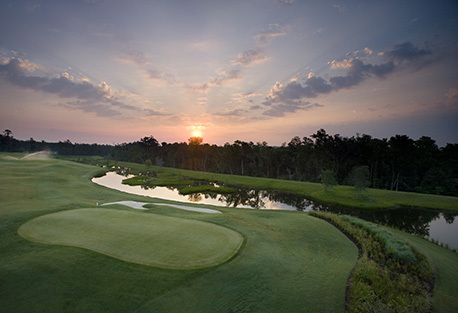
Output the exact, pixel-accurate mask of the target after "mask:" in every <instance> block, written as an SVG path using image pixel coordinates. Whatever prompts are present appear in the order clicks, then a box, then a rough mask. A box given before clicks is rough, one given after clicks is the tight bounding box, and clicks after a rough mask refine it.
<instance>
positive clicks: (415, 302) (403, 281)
mask: <svg viewBox="0 0 458 313" xmlns="http://www.w3.org/2000/svg"><path fill="white" fill-rule="evenodd" d="M310 215H312V216H315V217H318V218H322V219H324V220H326V221H328V222H330V223H331V224H333V225H335V226H336V227H337V228H339V229H340V230H341V231H342V232H343V233H345V234H346V235H347V236H349V237H350V238H351V239H352V240H353V242H355V243H356V244H357V245H358V248H359V249H360V251H361V254H362V255H361V258H360V259H359V261H358V263H357V264H356V266H355V268H354V270H353V272H352V275H351V277H350V278H349V285H348V291H347V303H346V305H347V311H348V312H351V313H353V312H430V311H431V298H432V290H433V286H434V270H433V268H432V266H431V265H430V263H429V261H428V259H427V258H426V256H424V255H423V254H421V253H419V252H418V251H416V250H415V249H414V248H413V247H412V246H410V245H408V244H407V243H406V242H404V241H402V240H400V239H399V238H398V237H396V236H395V235H394V234H393V233H391V232H389V231H388V230H386V229H385V228H383V227H381V226H379V225H377V224H374V223H370V222H367V221H363V220H361V219H358V218H355V217H351V216H346V215H344V216H340V215H336V214H331V213H323V212H315V211H314V212H310Z"/></svg>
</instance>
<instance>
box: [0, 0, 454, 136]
mask: <svg viewBox="0 0 458 313" xmlns="http://www.w3.org/2000/svg"><path fill="white" fill-rule="evenodd" d="M457 13H458V4H457V2H456V1H445V0H444V1H434V2H431V1H430V2H425V1H421V2H418V1H402V3H400V2H399V1H377V2H356V1H350V2H340V1H294V0H288V1H286V0H260V1H197V0H196V1H152V2H147V1H129V2H113V1H102V0H101V1H97V0H96V1H83V0H80V1H51V0H50V1H20V2H13V1H2V3H1V4H0V25H1V27H2V29H3V30H5V31H3V32H2V33H1V34H0V92H1V94H2V97H1V99H0V125H2V127H3V129H10V130H12V131H13V134H14V136H15V137H17V138H20V139H28V138H30V137H32V136H33V137H34V139H38V140H47V141H53V140H55V141H58V140H65V139H67V138H68V139H70V140H71V141H73V142H97V143H110V144H111V143H121V142H130V141H133V140H137V139H138V138H141V137H142V136H145V135H149V134H152V135H154V136H155V137H156V138H157V139H158V140H159V141H160V142H162V141H167V142H174V141H186V140H187V138H189V137H190V136H193V135H195V134H196V132H198V133H199V134H200V135H201V136H203V137H204V138H205V140H206V142H209V143H216V144H224V143H225V142H226V141H228V142H232V141H234V140H237V139H240V140H245V141H254V142H256V141H264V140H265V141H267V142H268V143H269V144H271V145H279V144H281V143H282V142H284V141H288V140H289V139H290V138H292V137H293V136H296V135H299V136H308V135H310V134H312V133H314V132H315V131H316V130H317V129H319V128H325V129H326V130H327V131H328V132H329V133H340V134H342V135H346V136H352V135H355V134H356V133H367V134H369V135H372V136H375V137H379V138H382V137H390V136H393V135H395V134H398V133H399V134H406V135H409V136H411V137H413V138H414V139H416V138H418V137H420V136H423V135H425V136H430V137H432V138H433V139H435V140H437V142H438V144H439V145H445V144H446V143H447V142H451V143H454V142H457V135H456V134H458V127H457V126H456V125H457V124H458V123H456V121H457V119H458V110H457V99H458V74H457V71H456V68H457V67H458V61H457V59H458V58H457V55H458V54H457V49H458V45H457V43H458V39H457V38H458V37H457V36H456V29H458V20H457V16H458V14H457Z"/></svg>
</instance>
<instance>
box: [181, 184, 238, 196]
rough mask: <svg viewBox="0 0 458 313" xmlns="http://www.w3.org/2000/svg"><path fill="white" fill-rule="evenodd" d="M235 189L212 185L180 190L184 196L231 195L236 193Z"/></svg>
mask: <svg viewBox="0 0 458 313" xmlns="http://www.w3.org/2000/svg"><path fill="white" fill-rule="evenodd" d="M235 191H236V190H235V189H234V188H231V187H215V186H211V185H202V186H192V187H184V188H181V189H180V190H179V192H180V194H182V195H189V194H193V193H218V194H231V193H235Z"/></svg>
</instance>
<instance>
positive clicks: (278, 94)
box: [263, 76, 333, 106]
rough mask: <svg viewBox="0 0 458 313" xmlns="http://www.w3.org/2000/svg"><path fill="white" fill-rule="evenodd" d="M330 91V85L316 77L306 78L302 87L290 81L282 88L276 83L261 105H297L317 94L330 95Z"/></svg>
mask: <svg viewBox="0 0 458 313" xmlns="http://www.w3.org/2000/svg"><path fill="white" fill-rule="evenodd" d="M332 90H333V86H332V85H330V84H328V83H327V82H326V81H325V80H324V79H323V78H321V77H317V76H311V77H309V78H307V80H306V81H305V83H304V85H301V84H300V83H298V82H297V81H292V82H290V83H288V85H286V86H285V87H283V85H282V84H281V83H280V82H277V83H276V84H275V85H274V86H273V87H272V88H271V90H270V95H268V96H267V97H266V99H265V101H264V102H263V104H264V105H267V106H270V105H272V104H275V103H279V104H297V103H298V101H299V100H300V99H302V98H316V97H317V96H318V95H319V94H326V93H330V92H331V91H332Z"/></svg>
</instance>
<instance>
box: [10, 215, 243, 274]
mask: <svg viewBox="0 0 458 313" xmlns="http://www.w3.org/2000/svg"><path fill="white" fill-rule="evenodd" d="M18 232H19V234H20V235H21V236H22V237H24V238H25V239H28V240H31V241H36V242H41V243H47V244H55V245H65V246H75V247H80V248H85V249H89V250H92V251H96V252H99V253H102V254H105V255H109V256H112V257H115V258H117V259H120V260H123V261H127V262H133V263H138V264H143V265H150V266H156V267H161V268H167V269H198V268H204V267H209V266H215V265H218V264H221V263H223V262H225V261H227V260H229V259H230V258H231V257H232V256H233V255H234V254H235V253H237V251H238V250H239V248H240V247H241V245H242V243H243V237H242V235H241V234H239V233H238V232H235V231H233V230H231V229H228V228H226V227H222V226H218V225H215V224H211V223H207V222H201V221H196V220H188V219H182V218H175V217H168V216H161V215H156V214H148V213H137V212H129V211H120V210H110V209H98V208H97V209H77V210H70V211H62V212H57V213H51V214H47V215H43V216H40V217H38V218H35V219H32V220H30V221H28V222H26V223H25V224H23V225H22V226H21V227H20V228H19V230H18Z"/></svg>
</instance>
